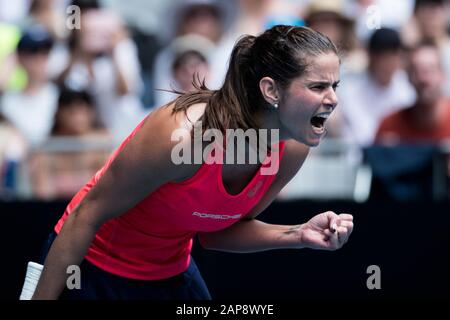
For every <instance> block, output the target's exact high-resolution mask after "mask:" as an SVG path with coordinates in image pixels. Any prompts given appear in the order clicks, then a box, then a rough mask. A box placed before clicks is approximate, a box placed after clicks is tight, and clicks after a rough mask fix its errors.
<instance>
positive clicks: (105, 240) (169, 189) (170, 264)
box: [55, 121, 284, 280]
mask: <svg viewBox="0 0 450 320" xmlns="http://www.w3.org/2000/svg"><path fill="white" fill-rule="evenodd" d="M143 122H144V121H142V122H141V123H140V124H139V125H138V126H137V127H136V129H135V130H134V131H133V132H132V133H131V134H130V136H128V138H127V139H125V141H124V142H123V143H122V144H121V145H120V146H119V148H118V149H117V150H116V151H115V152H114V153H113V154H112V155H111V157H110V158H109V160H108V161H107V163H106V164H105V165H104V166H103V168H101V169H100V170H99V171H98V172H97V173H96V174H95V176H94V177H93V178H92V179H91V180H90V181H89V182H88V183H87V184H86V185H85V186H84V187H83V188H82V189H81V190H80V191H79V192H78V193H77V194H76V195H75V196H74V198H73V199H72V200H71V202H70V203H69V205H68V206H67V208H66V210H65V212H64V215H63V216H62V218H61V219H60V220H59V221H58V223H57V224H56V226H55V231H56V232H57V233H59V231H60V230H61V228H62V225H63V223H64V221H65V219H66V218H67V215H69V214H70V213H71V212H72V210H73V209H74V208H75V207H76V206H77V205H78V204H79V203H80V202H81V201H82V200H83V198H84V197H85V195H86V194H87V193H88V192H89V190H90V189H91V188H92V187H93V186H94V185H95V184H96V183H97V182H98V181H99V179H100V178H101V176H102V175H103V173H104V172H105V171H106V170H107V169H108V167H109V165H110V164H111V162H112V161H113V160H114V158H115V157H116V156H117V154H118V153H119V152H120V151H121V150H122V149H123V148H124V146H125V145H126V143H127V142H128V141H129V140H130V139H131V138H132V137H133V136H134V134H135V133H136V132H137V130H139V128H140V127H141V126H142V124H143ZM283 149H284V142H280V148H279V150H280V152H279V157H273V158H274V159H271V157H270V156H269V157H267V158H266V161H264V162H263V164H262V165H261V167H260V169H259V170H258V172H257V173H256V174H255V176H254V177H253V178H252V180H251V181H250V183H249V184H248V185H247V186H246V187H245V188H244V189H243V190H242V192H240V193H239V194H237V195H231V194H229V193H228V192H227V191H226V190H225V187H224V185H223V181H222V164H218V163H213V164H207V163H203V164H202V165H201V167H200V168H199V169H198V171H197V172H196V173H195V174H194V175H193V176H192V177H191V178H189V179H188V180H185V181H183V182H181V183H173V182H169V183H166V184H164V185H162V186H161V187H159V188H158V189H156V190H155V191H153V192H152V193H151V194H149V195H148V196H147V197H146V198H144V199H143V200H142V201H141V202H140V203H138V204H137V205H136V206H135V207H133V208H131V209H129V210H128V211H126V212H125V213H124V214H122V215H121V216H119V217H117V218H114V219H111V220H109V221H108V222H106V223H105V224H103V225H102V227H100V229H99V230H98V232H97V234H96V235H95V238H94V240H93V242H92V244H91V246H90V247H89V250H88V252H87V255H86V256H85V259H86V260H88V261H89V262H91V263H92V264H94V265H95V266H97V267H99V268H101V269H103V270H105V271H107V272H110V273H112V274H115V275H118V276H122V277H125V278H131V279H140V280H156V279H164V278H169V277H172V276H175V275H177V274H179V273H182V272H184V271H185V270H186V269H187V268H188V266H189V261H190V252H191V249H192V239H193V237H194V236H195V234H196V233H197V232H212V231H218V230H221V229H224V228H227V227H229V226H230V225H232V224H234V223H236V222H238V221H239V220H240V219H241V218H243V217H245V215H246V214H248V213H249V212H250V211H251V209H252V208H253V207H254V206H255V205H256V204H257V203H258V202H259V201H260V200H261V198H262V197H263V195H264V194H265V193H266V191H267V189H268V188H269V186H270V185H271V184H272V182H273V180H274V179H275V177H276V175H275V174H273V175H263V174H261V169H262V168H263V167H268V166H270V162H269V161H268V160H269V159H271V160H270V161H280V159H281V157H282V154H283ZM274 154H275V153H274ZM210 156H211V155H210ZM278 164H279V162H278ZM266 170H267V168H266ZM124 196H125V197H126V195H124Z"/></svg>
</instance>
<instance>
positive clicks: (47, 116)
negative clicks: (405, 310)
mask: <svg viewBox="0 0 450 320" xmlns="http://www.w3.org/2000/svg"><path fill="white" fill-rule="evenodd" d="M52 45H53V40H52V38H51V36H50V34H49V33H48V32H47V31H46V30H45V29H44V28H43V27H40V26H35V27H34V28H33V29H29V30H26V31H25V32H24V33H23V35H22V37H21V38H20V40H19V43H18V45H17V56H18V61H19V63H20V65H21V66H22V67H23V68H24V70H25V71H26V74H27V84H26V86H25V88H24V89H23V90H17V91H6V92H5V94H4V96H3V97H2V99H1V101H0V112H1V113H2V115H3V116H4V117H5V118H6V119H7V120H8V121H9V122H10V123H12V124H13V125H14V126H15V127H16V128H17V129H19V131H20V132H21V133H22V135H23V136H24V137H25V139H26V140H27V142H28V143H29V145H31V146H36V145H38V144H40V143H42V142H43V141H44V140H45V139H46V138H47V137H48V135H49V133H50V130H51V127H52V125H53V116H54V113H55V110H56V102H57V97H58V90H57V88H56V87H55V86H54V85H53V84H52V83H51V82H50V81H49V79H48V77H47V63H48V56H49V51H50V49H51V47H52Z"/></svg>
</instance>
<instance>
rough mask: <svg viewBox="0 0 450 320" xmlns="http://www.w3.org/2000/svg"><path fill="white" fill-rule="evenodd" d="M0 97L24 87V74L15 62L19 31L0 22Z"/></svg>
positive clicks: (10, 25)
mask: <svg viewBox="0 0 450 320" xmlns="http://www.w3.org/2000/svg"><path fill="white" fill-rule="evenodd" d="M0 34H1V37H0V95H1V94H2V93H3V92H4V91H6V90H12V89H14V90H22V89H23V88H25V85H26V82H27V81H26V74H25V71H24V70H23V68H20V66H19V65H18V62H17V56H16V52H15V51H16V48H17V44H18V43H19V40H20V37H21V33H20V29H19V28H18V27H16V26H14V25H12V24H7V23H2V22H0Z"/></svg>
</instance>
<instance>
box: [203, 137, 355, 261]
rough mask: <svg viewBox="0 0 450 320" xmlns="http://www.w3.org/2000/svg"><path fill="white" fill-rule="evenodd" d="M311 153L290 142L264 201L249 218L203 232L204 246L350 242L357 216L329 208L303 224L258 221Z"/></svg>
mask: <svg viewBox="0 0 450 320" xmlns="http://www.w3.org/2000/svg"><path fill="white" fill-rule="evenodd" d="M307 155H308V148H307V147H306V146H304V145H302V144H300V143H298V142H295V141H292V140H291V141H288V142H287V143H286V147H285V154H284V156H283V159H282V160H281V164H280V169H279V170H280V171H279V173H278V175H277V178H276V180H275V181H274V183H273V184H272V185H271V187H270V188H269V190H268V191H267V193H266V194H265V196H264V197H263V198H262V200H261V201H260V203H259V204H258V205H257V206H256V207H255V208H254V209H253V210H252V212H251V213H250V214H249V215H247V216H246V218H245V219H243V220H241V221H239V222H237V223H235V224H234V225H232V226H231V227H229V228H227V229H224V230H221V231H217V232H212V233H199V241H200V243H201V245H202V246H203V247H205V248H206V249H211V250H219V251H227V252H236V253H245V252H257V251H265V250H271V249H282V248H292V249H301V248H311V249H323V250H336V249H339V248H340V247H342V245H343V244H344V243H345V242H347V240H348V237H349V236H350V234H351V232H352V230H353V217H352V216H351V215H349V214H340V215H337V214H335V213H334V212H331V211H327V212H324V213H321V214H318V215H316V216H314V217H313V218H312V219H310V220H309V221H307V222H306V223H303V224H299V225H274V224H268V223H264V222H262V221H259V220H256V219H255V217H256V216H257V215H258V214H260V213H261V212H262V211H264V209H266V208H267V207H268V206H269V205H270V203H272V201H273V200H274V199H275V198H276V196H277V194H278V193H279V192H280V191H281V189H282V188H283V187H284V186H285V185H286V184H287V183H288V182H289V181H290V180H291V179H292V178H293V177H294V176H295V174H296V173H297V172H298V170H299V169H300V167H301V166H302V164H303V162H304V160H305V159H306V157H307Z"/></svg>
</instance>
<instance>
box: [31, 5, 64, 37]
mask: <svg viewBox="0 0 450 320" xmlns="http://www.w3.org/2000/svg"><path fill="white" fill-rule="evenodd" d="M63 5H64V4H63V3H62V2H61V1H57V0H32V1H31V3H30V9H29V16H28V18H27V19H26V21H25V23H26V24H27V25H28V27H32V26H33V25H36V24H39V25H42V26H44V27H45V28H46V29H47V30H48V31H49V32H50V34H51V35H52V37H53V39H55V40H64V39H65V38H67V36H68V29H67V28H66V25H65V17H64V14H65V11H64V8H63Z"/></svg>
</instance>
